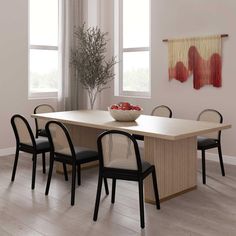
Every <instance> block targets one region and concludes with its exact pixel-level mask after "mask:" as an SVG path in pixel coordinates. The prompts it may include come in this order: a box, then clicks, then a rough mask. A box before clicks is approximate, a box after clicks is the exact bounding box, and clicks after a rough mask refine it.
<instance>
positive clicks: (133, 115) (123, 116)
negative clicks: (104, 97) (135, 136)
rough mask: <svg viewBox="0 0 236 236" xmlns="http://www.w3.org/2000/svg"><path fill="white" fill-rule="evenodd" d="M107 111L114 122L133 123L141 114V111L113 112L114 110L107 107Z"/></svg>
mask: <svg viewBox="0 0 236 236" xmlns="http://www.w3.org/2000/svg"><path fill="white" fill-rule="evenodd" d="M108 111H109V112H110V114H111V116H112V117H113V118H114V119H115V120H116V121H124V122H125V121H126V122H128V121H135V120H136V119H137V118H138V117H139V116H140V115H141V114H142V112H143V109H141V110H140V111H137V110H115V109H110V107H108Z"/></svg>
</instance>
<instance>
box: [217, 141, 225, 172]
mask: <svg viewBox="0 0 236 236" xmlns="http://www.w3.org/2000/svg"><path fill="white" fill-rule="evenodd" d="M218 153H219V159H220V168H221V174H222V176H225V168H224V162H223V156H222V151H221V145H220V144H219V146H218Z"/></svg>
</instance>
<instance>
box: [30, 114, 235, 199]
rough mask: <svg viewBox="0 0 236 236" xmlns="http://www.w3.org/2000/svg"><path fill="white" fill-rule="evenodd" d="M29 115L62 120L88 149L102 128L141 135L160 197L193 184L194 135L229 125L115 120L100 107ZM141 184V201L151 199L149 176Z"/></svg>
mask: <svg viewBox="0 0 236 236" xmlns="http://www.w3.org/2000/svg"><path fill="white" fill-rule="evenodd" d="M31 116H32V117H33V118H37V119H44V120H46V121H49V120H56V121H59V122H62V123H63V124H65V125H66V126H67V127H68V129H69V131H70V135H71V137H72V140H73V143H74V144H75V145H80V146H84V147H88V148H92V149H97V137H98V136H99V134H101V133H102V132H104V131H106V130H122V131H126V132H129V133H131V134H137V135H142V136H144V143H143V156H142V158H143V159H144V160H146V161H148V162H150V163H151V164H153V165H154V166H155V168H156V172H157V182H158V188H159V195H160V200H161V201H164V200H168V199H171V198H173V197H176V196H178V195H180V194H183V193H186V192H189V191H191V190H194V189H196V188H197V136H201V135H204V134H207V133H212V132H216V131H220V130H224V129H228V128H230V127H231V125H230V124H224V123H222V124H220V123H214V122H206V121H196V120H187V119H176V118H166V117H157V116H150V115H140V116H139V117H138V118H137V119H136V120H135V121H132V122H119V121H116V120H114V119H113V118H112V116H111V115H110V113H109V111H104V110H74V111H62V112H51V113H41V114H32V115H31ZM141 146H142V145H141ZM144 185H145V186H144V192H145V201H146V202H149V203H154V202H155V198H154V194H153V187H152V181H151V178H150V177H148V178H146V180H145V183H144Z"/></svg>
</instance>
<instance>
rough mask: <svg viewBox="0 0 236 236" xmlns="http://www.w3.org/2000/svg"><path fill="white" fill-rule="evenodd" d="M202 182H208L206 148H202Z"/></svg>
mask: <svg viewBox="0 0 236 236" xmlns="http://www.w3.org/2000/svg"><path fill="white" fill-rule="evenodd" d="M202 183H203V184H206V160H205V150H202Z"/></svg>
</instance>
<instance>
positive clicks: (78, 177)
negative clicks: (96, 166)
mask: <svg viewBox="0 0 236 236" xmlns="http://www.w3.org/2000/svg"><path fill="white" fill-rule="evenodd" d="M77 180H78V185H79V186H80V185H81V165H80V164H78V165H77Z"/></svg>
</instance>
